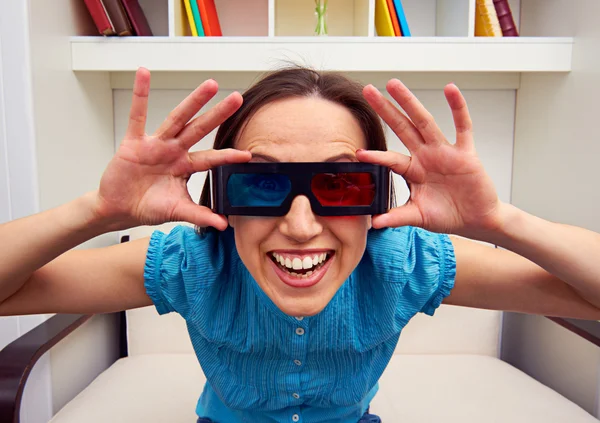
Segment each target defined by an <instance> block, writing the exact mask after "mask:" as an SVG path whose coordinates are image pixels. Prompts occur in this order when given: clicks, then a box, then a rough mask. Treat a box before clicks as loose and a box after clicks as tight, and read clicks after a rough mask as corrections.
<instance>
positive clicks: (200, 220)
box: [173, 201, 228, 231]
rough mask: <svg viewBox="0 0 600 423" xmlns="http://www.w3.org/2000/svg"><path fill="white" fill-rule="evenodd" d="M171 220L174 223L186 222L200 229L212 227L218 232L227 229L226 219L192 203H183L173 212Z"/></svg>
mask: <svg viewBox="0 0 600 423" xmlns="http://www.w3.org/2000/svg"><path fill="white" fill-rule="evenodd" d="M173 220H174V221H176V222H188V223H192V224H194V225H198V226H201V227H206V226H212V227H213V228H217V229H218V230H220V231H223V230H225V229H227V225H228V223H227V218H226V217H225V216H221V215H220V214H216V213H214V212H213V211H212V210H211V209H209V208H208V207H205V206H201V205H198V204H195V203H194V202H192V201H189V202H183V203H181V204H180V205H178V206H177V208H176V209H175V211H174V212H173Z"/></svg>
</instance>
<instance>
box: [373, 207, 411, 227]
mask: <svg viewBox="0 0 600 423" xmlns="http://www.w3.org/2000/svg"><path fill="white" fill-rule="evenodd" d="M371 224H372V226H373V229H381V228H386V227H389V228H397V227H400V226H418V227H422V226H423V216H422V215H421V211H420V210H419V208H418V207H417V206H416V205H415V204H413V203H407V204H405V205H403V206H400V207H395V208H393V209H391V210H390V211H389V212H387V213H384V214H380V215H377V216H373V220H372V221H371Z"/></svg>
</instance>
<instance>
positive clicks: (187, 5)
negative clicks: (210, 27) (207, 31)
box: [182, 0, 198, 37]
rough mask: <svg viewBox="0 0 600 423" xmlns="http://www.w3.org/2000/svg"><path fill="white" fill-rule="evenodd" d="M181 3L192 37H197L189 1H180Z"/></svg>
mask: <svg viewBox="0 0 600 423" xmlns="http://www.w3.org/2000/svg"><path fill="white" fill-rule="evenodd" d="M182 1H183V5H184V6H185V14H186V16H187V23H188V25H189V27H190V31H191V33H192V37H197V36H198V30H197V29H196V24H195V22H194V14H193V12H192V6H191V4H190V0H182Z"/></svg>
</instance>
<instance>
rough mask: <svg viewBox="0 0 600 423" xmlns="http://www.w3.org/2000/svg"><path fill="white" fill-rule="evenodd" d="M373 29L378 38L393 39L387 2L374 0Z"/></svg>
mask: <svg viewBox="0 0 600 423" xmlns="http://www.w3.org/2000/svg"><path fill="white" fill-rule="evenodd" d="M375 29H376V30H377V35H379V36H386V37H393V36H394V35H395V34H394V27H393V25H392V18H391V17H390V9H389V8H388V5H387V0H375Z"/></svg>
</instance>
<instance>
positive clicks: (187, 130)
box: [97, 68, 251, 230]
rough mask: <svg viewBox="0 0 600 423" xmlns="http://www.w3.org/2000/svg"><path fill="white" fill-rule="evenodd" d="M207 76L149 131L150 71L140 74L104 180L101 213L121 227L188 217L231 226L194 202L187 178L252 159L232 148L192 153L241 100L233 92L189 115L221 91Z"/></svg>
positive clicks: (205, 223)
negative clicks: (147, 121) (126, 119)
mask: <svg viewBox="0 0 600 423" xmlns="http://www.w3.org/2000/svg"><path fill="white" fill-rule="evenodd" d="M217 90H218V86H217V83H216V82H215V81H213V80H208V81H205V82H204V83H202V84H201V85H200V86H199V87H198V88H196V89H195V90H194V91H193V92H192V93H191V94H190V95H189V96H188V97H187V98H186V99H185V100H183V101H182V102H181V103H180V104H179V105H178V106H177V107H176V108H175V109H174V110H173V111H172V112H171V113H170V114H169V116H168V117H167V119H166V120H165V121H164V122H163V123H162V125H161V126H160V128H159V129H158V130H157V131H156V132H155V133H154V134H153V135H147V134H146V133H145V126H146V116H147V110H148V94H149V91H150V73H149V72H148V70H146V69H143V68H142V69H139V70H138V72H137V73H136V78H135V84H134V89H133V99H132V103H131V110H130V115H129V125H128V127H127V132H126V135H125V138H124V139H123V141H122V142H121V146H120V148H119V150H118V151H117V153H116V155H115V156H114V157H113V159H112V160H111V162H110V163H109V165H108V167H107V168H106V170H105V172H104V175H103V176H102V179H101V181H100V188H99V190H98V194H97V213H98V214H99V215H100V216H101V217H103V218H105V219H109V220H110V221H112V222H114V226H116V227H118V228H119V229H124V228H128V227H133V226H138V225H157V224H161V223H164V222H170V221H186V222H190V223H193V224H196V225H200V226H213V227H215V228H217V229H220V230H223V229H225V228H226V227H227V220H226V218H225V217H224V216H220V215H217V214H215V213H213V212H212V211H211V210H209V209H208V208H206V207H202V206H199V205H198V204H195V203H194V202H193V201H192V199H191V197H190V195H189V193H188V189H187V181H188V179H189V178H190V176H191V175H192V174H193V173H195V172H201V171H206V170H208V169H210V168H212V167H215V166H220V165H223V164H228V163H239V162H246V161H248V160H250V158H251V155H250V153H249V152H246V151H239V150H234V149H226V150H207V151H198V152H189V149H190V148H191V147H192V146H193V145H194V144H196V143H197V142H198V141H199V140H201V139H202V138H203V137H204V136H206V135H207V134H208V133H210V132H211V131H212V130H213V129H214V128H216V127H217V126H218V125H220V124H221V123H222V122H223V121H225V120H226V119H227V118H228V117H229V116H231V115H232V114H233V113H234V112H235V111H236V110H237V109H238V108H239V107H240V106H241V104H242V96H241V95H240V94H239V93H232V94H231V95H229V96H228V97H227V98H225V99H224V100H222V101H221V102H219V103H218V104H217V105H216V106H215V107H213V108H212V109H210V110H208V111H206V112H205V113H203V114H202V115H200V116H198V117H196V118H195V119H193V120H191V121H190V119H192V118H193V117H194V115H195V114H196V113H197V112H198V111H199V110H200V109H201V108H202V107H203V106H204V105H205V104H206V103H207V102H208V101H209V100H210V99H211V98H212V97H213V96H214V95H215V94H216V93H217Z"/></svg>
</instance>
